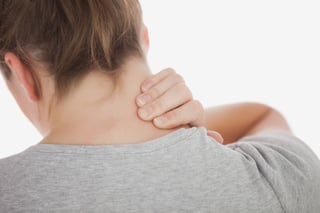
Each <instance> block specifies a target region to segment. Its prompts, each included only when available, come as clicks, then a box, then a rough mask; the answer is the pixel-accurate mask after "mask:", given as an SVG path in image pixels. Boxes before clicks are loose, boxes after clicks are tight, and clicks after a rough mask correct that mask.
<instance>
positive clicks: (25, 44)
mask: <svg viewBox="0 0 320 213" xmlns="http://www.w3.org/2000/svg"><path fill="white" fill-rule="evenodd" d="M141 16H142V15H141V7H140V4H139V2H138V0H0V61H1V63H0V69H1V70H2V71H3V72H4V74H5V76H7V77H9V76H10V70H9V68H8V67H7V66H6V64H5V63H4V62H3V61H4V55H5V53H6V52H13V53H15V54H16V55H17V56H18V57H19V58H20V59H21V60H22V61H23V62H24V63H25V65H27V66H28V67H29V68H30V69H31V70H32V67H33V64H32V63H33V62H40V63H41V64H42V65H44V66H45V67H46V69H47V70H48V71H49V74H51V75H52V76H53V77H54V79H55V85H56V91H57V93H58V95H63V94H64V93H66V91H67V90H68V89H69V88H70V86H71V84H72V83H74V82H76V81H78V80H79V79H80V78H82V77H83V76H85V75H86V74H87V73H88V72H90V71H91V70H93V69H101V70H105V71H106V73H113V71H114V70H116V69H118V68H120V67H121V65H122V64H123V63H124V61H125V60H126V59H127V58H128V57H129V56H139V57H141V56H142V51H141V47H140V30H141V27H142V17H141Z"/></svg>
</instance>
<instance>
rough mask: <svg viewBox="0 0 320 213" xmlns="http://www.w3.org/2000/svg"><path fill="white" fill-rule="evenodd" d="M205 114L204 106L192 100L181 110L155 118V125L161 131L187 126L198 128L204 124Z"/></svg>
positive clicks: (177, 109) (180, 108)
mask: <svg viewBox="0 0 320 213" xmlns="http://www.w3.org/2000/svg"><path fill="white" fill-rule="evenodd" d="M203 112H204V111H203V107H202V105H201V104H200V103H199V102H198V101H194V100H191V101H189V102H187V103H185V104H184V105H182V106H180V107H179V108H176V109H174V110H171V111H169V112H167V113H165V114H163V115H161V116H159V117H157V118H155V119H154V120H153V123H154V125H155V126H156V127H158V128H160V129H171V128H175V127H178V126H181V125H186V124H190V125H195V126H198V124H201V123H203V119H204V113H203ZM190 121H192V122H193V123H190Z"/></svg>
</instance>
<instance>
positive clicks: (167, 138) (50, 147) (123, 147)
mask: <svg viewBox="0 0 320 213" xmlns="http://www.w3.org/2000/svg"><path fill="white" fill-rule="evenodd" d="M202 128H203V127H200V128H197V127H192V128H190V129H186V128H181V129H178V130H176V131H174V132H171V133H169V134H167V135H164V136H162V137H159V138H156V139H153V140H149V141H145V142H142V143H137V144H112V145H61V144H36V145H33V146H31V147H29V148H28V149H27V150H26V151H29V152H44V153H63V154H73V153H74V154H94V155H97V154H136V153H150V152H154V151H156V150H160V149H162V148H164V147H168V146H172V145H175V144H177V143H179V142H180V141H184V140H185V139H187V138H188V137H190V136H192V135H193V134H195V133H196V132H197V131H199V130H200V129H202Z"/></svg>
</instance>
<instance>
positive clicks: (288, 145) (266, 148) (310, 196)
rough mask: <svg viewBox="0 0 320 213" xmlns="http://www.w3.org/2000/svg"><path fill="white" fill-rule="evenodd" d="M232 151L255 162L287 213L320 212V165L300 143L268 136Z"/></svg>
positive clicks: (272, 134)
mask: <svg viewBox="0 0 320 213" xmlns="http://www.w3.org/2000/svg"><path fill="white" fill-rule="evenodd" d="M228 147H229V148H231V149H233V150H234V151H236V152H238V153H240V154H242V155H244V157H245V158H246V159H248V160H250V161H251V160H254V161H255V163H256V165H257V169H258V170H259V172H260V174H261V175H262V176H264V178H265V179H266V180H267V182H268V183H269V184H270V186H271V188H272V189H273V191H274V193H275V195H276V196H277V198H278V200H279V202H280V203H281V205H282V208H283V209H284V211H285V212H310V213H316V212H317V213H319V212H320V161H319V158H318V157H317V156H316V155H315V153H314V152H313V151H312V150H311V149H310V148H309V147H308V146H307V145H306V144H305V143H304V142H302V141H301V140H300V139H298V138H297V137H295V136H293V135H291V134H289V133H285V132H268V133H267V132H266V133H261V134H260V135H255V136H250V137H245V138H243V139H241V140H240V141H238V142H237V143H234V144H231V145H228Z"/></svg>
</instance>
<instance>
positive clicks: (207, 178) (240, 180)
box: [0, 128, 320, 213]
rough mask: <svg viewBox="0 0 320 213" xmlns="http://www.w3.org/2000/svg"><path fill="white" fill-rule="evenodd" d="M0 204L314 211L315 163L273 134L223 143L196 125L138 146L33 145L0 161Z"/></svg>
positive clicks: (319, 178) (33, 208) (319, 172)
mask: <svg viewBox="0 0 320 213" xmlns="http://www.w3.org/2000/svg"><path fill="white" fill-rule="evenodd" d="M0 212H1V213H16V212H28V213H29V212H30V213H31V212H32V213H37V212H59V213H61V212H68V213H72V212H121V213H123V212H139V213H142V212H148V213H150V212H166V213H168V212H196V213H201V212H223V213H228V212H246V213H250V212H254V213H260V212H265V213H278V212H288V213H292V212H297V213H319V212H320V161H319V159H318V158H317V157H316V155H315V154H314V153H313V152H312V151H311V150H310V149H309V148H308V147H307V146H306V145H305V144H304V143H303V142H301V141H300V140H299V139H297V138H295V137H294V136H290V135H288V134H286V133H281V132H273V133H268V134H264V135H259V136H251V137H247V138H243V139H242V140H241V141H239V142H238V143H235V144H233V145H229V146H223V145H220V144H218V143H217V142H216V141H215V140H213V139H211V138H209V137H207V135H206V130H205V129H204V128H191V129H179V130H177V131H175V132H172V133H171V134H169V135H166V136H164V137H161V138H158V139H155V140H152V141H148V142H145V143H141V144H130V145H103V146H69V145H48V144H37V145H34V146H32V147H30V148H28V149H27V150H25V151H24V152H22V153H20V154H17V155H14V156H11V157H8V158H5V159H2V160H0Z"/></svg>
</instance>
